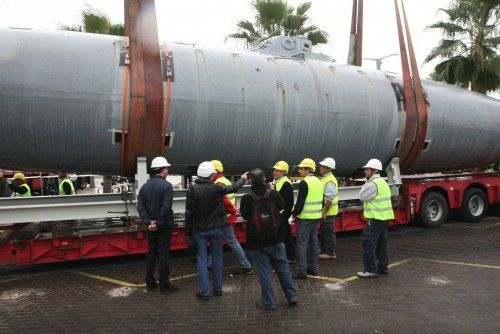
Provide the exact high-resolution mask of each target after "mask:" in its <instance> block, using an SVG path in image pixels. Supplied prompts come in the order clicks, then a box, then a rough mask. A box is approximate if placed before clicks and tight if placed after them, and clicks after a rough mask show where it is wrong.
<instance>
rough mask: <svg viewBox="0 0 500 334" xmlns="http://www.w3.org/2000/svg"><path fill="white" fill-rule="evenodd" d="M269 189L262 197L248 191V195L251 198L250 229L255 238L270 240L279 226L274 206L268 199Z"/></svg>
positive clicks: (277, 213) (278, 218)
mask: <svg viewBox="0 0 500 334" xmlns="http://www.w3.org/2000/svg"><path fill="white" fill-rule="evenodd" d="M270 193H271V190H270V189H267V190H266V193H265V194H264V195H262V196H257V195H256V194H255V193H254V192H253V191H251V190H250V192H249V194H250V196H252V197H253V199H254V201H253V205H252V227H253V230H254V232H255V234H256V236H257V237H258V238H259V239H261V240H263V239H272V238H274V237H276V236H277V234H278V229H279V226H280V216H279V212H278V210H276V205H274V203H273V201H272V200H271V198H270V197H269V194H270Z"/></svg>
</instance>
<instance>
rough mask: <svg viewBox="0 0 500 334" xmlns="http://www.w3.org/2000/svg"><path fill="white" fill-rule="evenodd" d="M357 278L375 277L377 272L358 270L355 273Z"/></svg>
mask: <svg viewBox="0 0 500 334" xmlns="http://www.w3.org/2000/svg"><path fill="white" fill-rule="evenodd" d="M356 276H358V277H359V278H375V277H378V274H377V273H372V272H369V271H360V272H358V273H357V274H356Z"/></svg>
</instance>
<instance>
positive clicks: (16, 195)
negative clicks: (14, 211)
mask: <svg viewBox="0 0 500 334" xmlns="http://www.w3.org/2000/svg"><path fill="white" fill-rule="evenodd" d="M21 187H23V188H26V190H27V191H26V192H25V193H24V194H20V193H16V194H15V195H14V196H15V197H31V189H30V186H28V185H27V184H26V183H23V184H21V185H20V186H19V188H21Z"/></svg>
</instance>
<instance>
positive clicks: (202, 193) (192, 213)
mask: <svg viewBox="0 0 500 334" xmlns="http://www.w3.org/2000/svg"><path fill="white" fill-rule="evenodd" d="M216 173H217V172H216V170H215V167H214V165H213V164H212V163H211V162H210V161H205V162H202V163H201V164H200V165H199V166H198V170H197V173H196V174H197V175H198V178H197V179H196V181H195V183H194V184H193V185H192V186H191V187H190V188H189V189H188V192H187V194H186V214H185V215H186V228H185V233H186V237H187V238H188V242H189V243H190V242H192V241H191V240H193V239H194V242H196V244H197V246H198V247H197V248H198V250H197V256H196V268H197V270H198V277H199V289H198V292H197V293H196V297H197V298H198V299H201V300H203V301H208V300H210V292H209V283H208V269H207V262H208V254H207V253H208V252H207V243H210V255H211V256H212V262H213V263H212V270H213V295H214V296H222V238H223V233H222V228H223V227H224V226H226V225H228V224H229V222H228V220H227V216H226V213H225V211H224V203H223V198H224V196H226V195H227V194H231V193H234V192H236V191H237V190H238V189H240V188H241V187H243V185H244V184H245V183H246V180H247V173H245V174H243V175H241V178H240V179H239V180H238V181H236V182H235V183H234V184H233V185H231V186H219V185H216V184H214V181H215V176H216Z"/></svg>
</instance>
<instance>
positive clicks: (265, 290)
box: [250, 242, 297, 309]
mask: <svg viewBox="0 0 500 334" xmlns="http://www.w3.org/2000/svg"><path fill="white" fill-rule="evenodd" d="M250 252H251V254H252V258H253V261H254V264H255V267H256V268H257V272H258V274H259V282H260V288H261V292H262V304H264V305H265V306H267V307H268V308H271V309H274V308H276V301H275V299H274V292H273V274H272V272H271V266H272V267H273V268H274V271H275V272H276V274H277V275H278V279H279V281H280V284H281V288H282V289H283V292H284V293H285V296H286V299H288V301H289V302H294V301H296V300H297V291H296V290H295V287H294V286H293V283H292V274H291V273H290V269H289V268H288V259H287V257H286V252H285V245H284V244H283V243H282V242H280V243H279V244H276V245H273V246H268V247H264V248H263V249H255V250H251V251H250Z"/></svg>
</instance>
